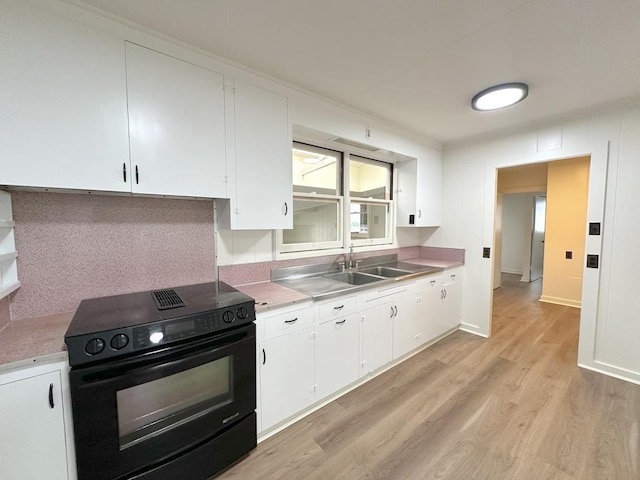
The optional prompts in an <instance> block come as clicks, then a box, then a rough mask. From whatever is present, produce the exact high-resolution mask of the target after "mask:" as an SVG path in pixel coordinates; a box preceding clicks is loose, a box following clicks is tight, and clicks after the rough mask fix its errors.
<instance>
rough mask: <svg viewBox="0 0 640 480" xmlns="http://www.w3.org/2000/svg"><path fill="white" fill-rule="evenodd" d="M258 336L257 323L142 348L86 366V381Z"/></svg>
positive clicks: (207, 350) (108, 377) (210, 350)
mask: <svg viewBox="0 0 640 480" xmlns="http://www.w3.org/2000/svg"><path fill="white" fill-rule="evenodd" d="M252 337H255V325H253V324H251V325H249V326H248V327H243V328H241V329H236V330H233V331H232V332H227V333H223V334H218V335H215V336H214V337H207V338H204V339H200V340H195V341H194V340H190V341H189V343H188V344H183V345H172V346H167V347H166V348H163V349H160V350H152V351H150V352H141V353H140V354H138V355H135V356H133V357H129V358H126V359H119V360H115V361H112V362H107V363H102V364H100V365H95V366H93V367H86V368H83V369H82V370H83V372H84V375H83V377H84V381H85V382H92V381H100V380H108V379H111V378H115V377H119V376H122V375H124V374H126V373H127V372H130V371H131V370H135V369H137V368H141V367H147V366H149V365H154V364H160V363H162V364H167V363H170V362H171V361H174V360H181V359H184V358H185V357H186V356H188V355H189V356H195V355H198V354H210V353H211V352H213V351H215V350H217V349H219V348H222V347H226V346H228V345H231V344H233V343H236V342H239V341H242V340H247V339H250V338H252Z"/></svg>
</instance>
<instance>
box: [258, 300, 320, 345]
mask: <svg viewBox="0 0 640 480" xmlns="http://www.w3.org/2000/svg"><path fill="white" fill-rule="evenodd" d="M313 318H314V315H313V308H311V307H308V308H303V309H298V310H290V311H287V312H285V313H280V314H277V315H271V316H268V317H259V318H258V322H259V323H263V328H264V330H263V331H264V338H263V339H262V340H266V339H269V338H273V337H277V336H280V335H283V334H285V333H289V332H295V331H296V330H301V329H303V328H306V327H311V326H313Z"/></svg>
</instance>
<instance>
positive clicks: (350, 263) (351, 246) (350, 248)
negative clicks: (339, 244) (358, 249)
mask: <svg viewBox="0 0 640 480" xmlns="http://www.w3.org/2000/svg"><path fill="white" fill-rule="evenodd" d="M349 268H353V243H352V244H351V245H349Z"/></svg>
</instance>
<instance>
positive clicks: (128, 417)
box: [116, 355, 233, 450]
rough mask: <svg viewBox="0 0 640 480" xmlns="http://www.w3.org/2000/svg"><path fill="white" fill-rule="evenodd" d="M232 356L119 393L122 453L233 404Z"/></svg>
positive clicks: (119, 426)
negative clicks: (146, 440)
mask: <svg viewBox="0 0 640 480" xmlns="http://www.w3.org/2000/svg"><path fill="white" fill-rule="evenodd" d="M232 365H233V356H232V355H231V356H227V357H222V358H220V359H218V360H215V361H213V362H210V363H206V364H204V365H200V366H198V367H194V368H190V369H189V370H185V371H183V372H180V373H176V374H173V375H169V376H166V377H162V378H160V379H158V380H153V381H151V382H147V383H142V384H140V385H135V386H133V387H130V388H126V389H124V390H119V391H117V392H116V399H117V406H118V430H119V435H120V450H124V449H126V448H128V447H131V446H133V445H136V444H138V443H140V442H142V441H144V440H145V439H147V438H149V437H154V436H156V435H160V434H162V433H164V432H166V431H168V430H170V429H173V428H175V427H178V426H180V425H183V424H184V423H186V422H190V421H191V420H194V419H196V418H198V417H200V416H202V415H205V414H207V413H209V412H211V411H213V410H215V409H217V408H220V407H222V406H224V405H228V404H229V403H231V402H232V401H233V389H232V385H233V378H232V377H233V369H232Z"/></svg>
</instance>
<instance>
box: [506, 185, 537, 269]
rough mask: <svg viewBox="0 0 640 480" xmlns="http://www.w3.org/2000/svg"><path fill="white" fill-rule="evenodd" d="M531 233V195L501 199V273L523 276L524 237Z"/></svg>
mask: <svg viewBox="0 0 640 480" xmlns="http://www.w3.org/2000/svg"><path fill="white" fill-rule="evenodd" d="M530 232H531V194H530V193H522V194H511V195H505V196H504V197H503V199H502V271H503V272H506V273H517V274H518V275H522V274H523V270H522V267H523V259H524V256H525V250H524V247H525V243H526V242H525V237H526V235H527V233H530Z"/></svg>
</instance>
